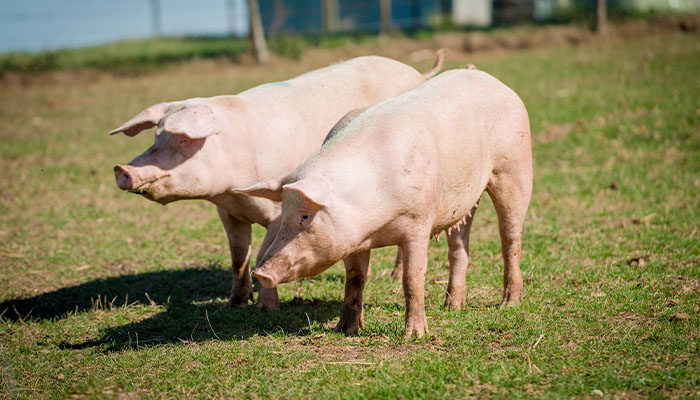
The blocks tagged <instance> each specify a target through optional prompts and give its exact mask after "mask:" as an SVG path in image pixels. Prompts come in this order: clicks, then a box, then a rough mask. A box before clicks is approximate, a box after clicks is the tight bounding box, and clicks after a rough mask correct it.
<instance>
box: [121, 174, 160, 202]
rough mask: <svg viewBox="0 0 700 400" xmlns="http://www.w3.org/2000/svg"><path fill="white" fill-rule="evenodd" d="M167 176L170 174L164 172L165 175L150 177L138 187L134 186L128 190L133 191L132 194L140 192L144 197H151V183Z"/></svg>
mask: <svg viewBox="0 0 700 400" xmlns="http://www.w3.org/2000/svg"><path fill="white" fill-rule="evenodd" d="M169 176H170V174H165V175H163V176H159V177H157V178H152V179H150V180H147V181H145V182H143V183H142V184H140V185H139V186H138V187H136V188H134V189H129V190H128V192H129V193H134V194H140V195H142V196H145V197H153V190H152V186H153V184H154V183H156V182H158V181H159V180H161V179H165V178H167V177H169Z"/></svg>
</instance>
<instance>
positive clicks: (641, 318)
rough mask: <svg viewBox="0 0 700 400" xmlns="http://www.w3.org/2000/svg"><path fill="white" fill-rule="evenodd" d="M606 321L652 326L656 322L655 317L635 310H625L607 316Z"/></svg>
mask: <svg viewBox="0 0 700 400" xmlns="http://www.w3.org/2000/svg"><path fill="white" fill-rule="evenodd" d="M605 321H606V322H610V323H612V324H614V325H626V326H637V327H641V326H651V325H652V324H653V323H654V318H653V317H649V316H646V315H639V314H635V313H633V312H629V311H624V312H621V313H619V314H616V315H613V316H610V317H607V318H605Z"/></svg>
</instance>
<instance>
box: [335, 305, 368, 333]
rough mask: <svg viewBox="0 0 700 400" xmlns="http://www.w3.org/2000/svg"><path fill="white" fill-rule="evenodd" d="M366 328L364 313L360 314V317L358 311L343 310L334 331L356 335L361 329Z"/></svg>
mask: <svg viewBox="0 0 700 400" xmlns="http://www.w3.org/2000/svg"><path fill="white" fill-rule="evenodd" d="M364 326H365V317H364V313H363V312H362V311H360V312H359V316H358V312H357V310H349V309H343V311H342V312H341V313H340V320H339V321H338V324H337V325H336V326H335V329H334V331H336V332H342V333H345V334H346V335H354V334H356V333H357V330H358V329H359V328H363V327H364Z"/></svg>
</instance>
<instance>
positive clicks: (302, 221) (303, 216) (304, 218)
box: [299, 215, 309, 225]
mask: <svg viewBox="0 0 700 400" xmlns="http://www.w3.org/2000/svg"><path fill="white" fill-rule="evenodd" d="M307 219H309V216H308V215H302V216H301V221H299V225H301V224H303V223H304V221H306V220H307Z"/></svg>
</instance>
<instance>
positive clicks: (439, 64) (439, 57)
mask: <svg viewBox="0 0 700 400" xmlns="http://www.w3.org/2000/svg"><path fill="white" fill-rule="evenodd" d="M444 53H445V49H440V50H438V51H437V52H436V53H435V57H437V58H436V59H435V65H433V68H430V71H427V72H424V73H423V77H424V78H425V79H428V78H432V77H433V76H435V74H437V73H438V71H440V68H442V59H443V57H444Z"/></svg>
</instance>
